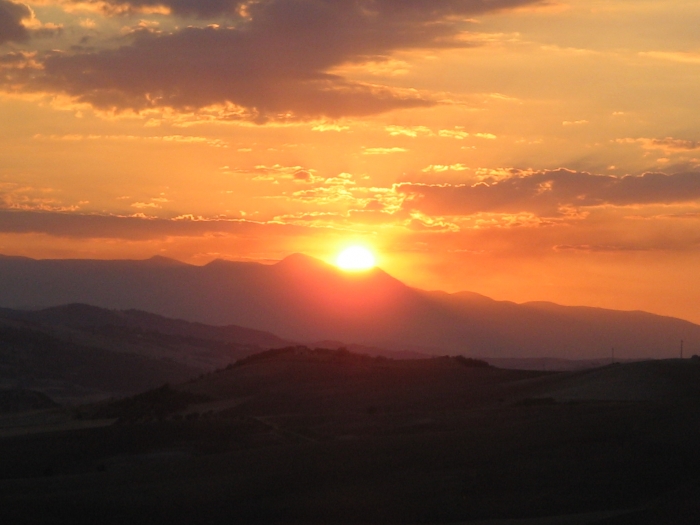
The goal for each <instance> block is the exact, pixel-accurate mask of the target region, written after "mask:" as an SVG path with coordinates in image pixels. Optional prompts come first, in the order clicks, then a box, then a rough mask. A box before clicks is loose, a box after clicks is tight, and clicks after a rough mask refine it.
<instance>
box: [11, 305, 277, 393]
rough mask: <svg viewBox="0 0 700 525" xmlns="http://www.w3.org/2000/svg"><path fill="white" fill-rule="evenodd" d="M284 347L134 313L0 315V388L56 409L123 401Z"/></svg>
mask: <svg viewBox="0 0 700 525" xmlns="http://www.w3.org/2000/svg"><path fill="white" fill-rule="evenodd" d="M287 344H289V342H288V341H285V340H283V339H280V338H279V337H277V336H275V335H273V334H270V333H266V332H261V331H257V330H249V329H246V328H241V327H238V326H221V327H218V326H207V325H203V324H200V323H189V322H186V321H178V320H175V319H167V318H165V317H162V316H158V315H155V314H150V313H146V312H141V311H136V310H129V311H113V310H106V309H103V308H98V307H95V306H88V305H84V304H70V305H66V306H58V307H52V308H47V309H44V310H38V311H21V310H10V309H0V388H3V387H10V388H17V387H23V388H33V389H36V390H39V391H42V392H44V393H47V394H49V395H50V396H51V397H53V398H54V399H57V400H60V401H62V402H74V401H80V400H85V399H88V398H91V397H97V398H100V397H104V396H111V395H127V394H133V393H136V392H140V391H142V390H144V389H148V388H153V387H155V386H158V385H162V384H163V383H165V382H181V381H184V380H186V379H190V378H193V377H196V376H198V375H200V374H202V373H206V372H211V371H212V370H215V369H217V368H222V367H225V366H226V365H228V364H230V363H232V362H235V361H236V360H237V359H240V358H242V357H245V356H248V355H250V354H253V353H256V352H260V351H261V350H264V349H266V348H272V347H280V346H284V345H287Z"/></svg>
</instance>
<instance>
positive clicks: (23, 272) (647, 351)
mask: <svg viewBox="0 0 700 525" xmlns="http://www.w3.org/2000/svg"><path fill="white" fill-rule="evenodd" d="M75 302H80V303H86V304H91V305H95V306H101V307H105V308H111V309H119V310H129V309H137V310H142V311H147V312H152V313H155V314H159V315H163V316H167V317H171V318H176V319H184V320H187V321H190V322H199V323H204V324H209V325H229V324H235V325H238V326H245V327H249V328H252V329H255V330H261V331H266V332H272V333H275V334H278V335H279V336H280V337H282V338H283V339H286V340H292V341H300V342H314V341H343V342H345V343H347V344H357V345H362V346H367V347H380V348H387V349H389V350H400V351H411V352H414V353H418V354H445V353H453V354H457V353H459V354H464V355H469V356H473V357H484V358H497V357H509V358H524V357H544V356H548V357H553V358H558V359H600V358H603V357H606V356H609V355H610V353H611V349H612V348H615V354H616V356H617V357H618V358H650V357H653V358H665V357H675V356H677V355H678V353H679V346H680V341H681V340H682V339H683V340H685V341H686V351H687V352H688V353H700V326H698V325H694V324H692V323H689V322H687V321H683V320H680V319H674V318H669V317H663V316H658V315H653V314H649V313H644V312H621V311H612V310H604V309H599V308H584V307H565V306H558V305H551V304H543V303H526V304H515V303H511V302H507V301H494V300H491V299H489V298H486V297H483V296H479V295H478V294H470V293H458V294H447V293H444V292H426V291H421V290H417V289H414V288H410V287H408V286H406V285H404V284H403V283H401V282H400V281H398V280H396V279H395V278H393V277H391V276H390V275H388V274H387V273H385V272H383V271H382V270H380V269H373V270H370V271H367V272H359V273H346V272H342V271H340V270H338V269H337V268H335V267H332V266H330V265H328V264H326V263H323V262H321V261H319V260H316V259H313V258H311V257H308V256H305V255H300V254H296V255H292V256H290V257H287V258H286V259H284V260H283V261H280V262H279V263H277V264H273V265H263V264H255V263H237V262H227V261H220V260H218V261H213V262H212V263H210V264H207V265H205V266H201V267H198V266H191V265H187V264H183V263H178V262H177V261H171V260H168V259H163V258H155V259H149V260H146V261H95V260H32V259H26V258H16V257H3V258H0V305H2V306H5V307H9V308H25V309H26V308H38V307H51V306H58V305H63V304H68V303H75Z"/></svg>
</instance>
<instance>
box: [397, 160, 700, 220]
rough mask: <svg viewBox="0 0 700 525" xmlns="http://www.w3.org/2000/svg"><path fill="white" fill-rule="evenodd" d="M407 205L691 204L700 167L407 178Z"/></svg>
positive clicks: (488, 208) (537, 209) (550, 212)
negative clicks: (453, 180) (431, 180)
mask: <svg viewBox="0 0 700 525" xmlns="http://www.w3.org/2000/svg"><path fill="white" fill-rule="evenodd" d="M396 191H398V192H399V193H402V194H404V195H406V197H407V198H406V200H405V201H404V207H405V208H411V209H415V210H419V211H421V212H423V213H426V214H428V215H440V216H451V215H473V214H477V213H518V212H531V213H535V214H538V215H540V216H557V215H566V214H569V215H570V214H571V212H572V209H574V210H575V209H578V208H581V207H590V206H601V205H613V206H631V205H645V204H675V203H686V202H692V201H695V200H698V199H700V172H684V173H676V174H673V175H667V174H664V173H645V174H643V175H641V176H633V175H627V176H624V177H613V176H607V175H593V174H590V173H586V172H577V171H570V170H565V169H559V170H555V171H540V172H523V171H519V170H512V171H511V172H510V175H509V176H507V177H503V176H499V177H487V178H485V179H484V180H483V181H481V182H479V183H477V184H473V185H450V184H441V185H428V184H416V183H405V184H399V185H397V186H396Z"/></svg>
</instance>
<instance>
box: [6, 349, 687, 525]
mask: <svg viewBox="0 0 700 525" xmlns="http://www.w3.org/2000/svg"><path fill="white" fill-rule="evenodd" d="M699 379H700V363H698V362H697V360H683V361H681V360H676V361H652V362H646V363H630V364H620V365H609V366H606V367H603V368H599V369H596V370H590V371H587V372H580V371H577V372H564V373H551V372H541V371H539V372H538V371H517V370H501V369H497V368H495V367H492V366H486V365H485V364H484V363H483V362H479V361H470V360H467V359H464V358H455V357H436V358H429V359H422V360H421V359H412V360H391V359H386V358H382V357H371V356H367V355H357V354H352V353H350V352H347V351H342V350H327V349H310V348H306V347H299V346H293V347H288V348H284V349H275V350H272V351H267V352H264V353H260V354H254V355H252V356H250V357H248V358H244V359H241V360H239V361H237V363H236V364H233V365H231V366H228V367H226V368H225V369H222V370H219V371H216V372H212V373H209V374H205V375H203V376H201V377H198V378H196V379H194V380H190V381H187V382H185V383H182V384H179V385H172V386H167V387H160V388H158V389H154V390H151V391H149V392H145V393H143V394H138V395H135V396H133V397H129V398H126V399H123V400H119V401H110V402H104V403H98V404H93V405H89V406H84V407H81V408H79V409H78V410H77V411H76V415H77V417H79V418H80V419H79V422H81V423H83V424H84V425H85V427H83V428H75V429H73V430H70V431H67V430H63V431H61V432H45V433H35V434H33V435H24V436H21V437H12V436H11V435H10V434H6V435H7V436H8V437H2V434H0V487H2V491H0V505H1V506H2V508H3V517H5V518H6V519H7V520H9V521H11V522H13V523H42V524H54V523H55V524H58V523H72V524H89V523H95V522H96V521H98V522H100V523H108V524H112V525H116V524H127V523H128V524H131V525H140V524H146V523H170V524H173V525H179V524H183V525H184V524H188V523H195V522H196V523H202V524H208V525H214V524H219V523H252V524H255V523H260V524H262V523H279V524H285V523H289V524H292V523H348V524H349V523H367V524H369V523H394V524H401V523H405V524H411V523H430V524H443V523H444V524H448V523H465V524H466V523H477V524H481V525H483V524H485V523H488V524H489V525H493V524H496V525H505V524H508V525H512V524H513V523H515V524H520V523H522V524H527V525H545V524H553V523H556V524H557V525H574V524H576V525H582V524H588V525H605V524H608V525H610V524H618V525H619V524H631V523H634V524H635V525H647V524H648V525H651V524H654V525H671V524H673V525H689V524H695V523H697V520H698V518H700V505H698V499H697V495H698V494H700V476H699V475H698V472H700V449H698V447H697V443H696V436H697V434H698V432H699V431H700V403H699V402H698V400H699V399H700V393H698V387H697V385H698V384H699ZM94 418H98V419H94ZM104 418H109V419H104ZM0 423H2V422H1V421H0ZM88 425H92V427H88ZM489 520H493V521H489ZM520 520H524V521H520Z"/></svg>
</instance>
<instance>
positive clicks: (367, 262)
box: [335, 246, 377, 272]
mask: <svg viewBox="0 0 700 525" xmlns="http://www.w3.org/2000/svg"><path fill="white" fill-rule="evenodd" d="M335 264H336V266H338V268H340V269H341V270H345V271H348V272H357V271H362V270H369V269H370V268H374V267H375V266H376V264H377V260H376V258H375V257H374V254H373V253H372V252H371V251H369V250H368V249H367V248H365V247H364V246H350V247H349V248H345V249H344V250H343V251H342V252H340V254H339V255H338V257H337V258H336V260H335Z"/></svg>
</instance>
